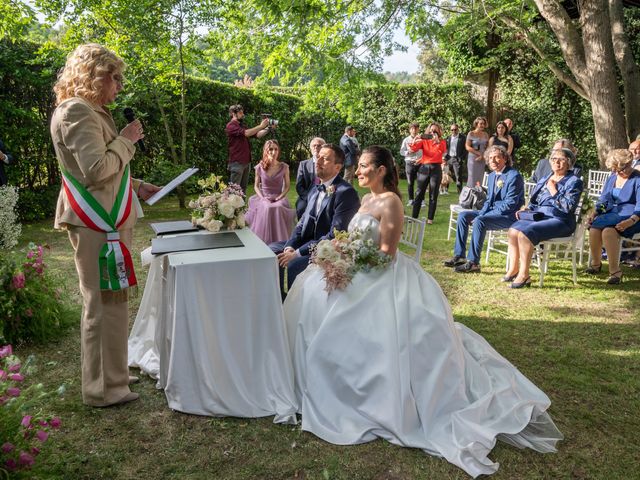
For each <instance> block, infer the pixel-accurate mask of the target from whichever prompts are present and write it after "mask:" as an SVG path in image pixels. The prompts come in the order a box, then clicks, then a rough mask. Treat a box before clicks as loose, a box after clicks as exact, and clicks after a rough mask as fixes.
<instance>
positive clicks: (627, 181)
mask: <svg viewBox="0 0 640 480" xmlns="http://www.w3.org/2000/svg"><path fill="white" fill-rule="evenodd" d="M632 164H633V155H632V154H631V152H629V151H628V150H623V149H618V150H612V151H611V152H609V155H608V156H607V168H609V169H611V171H612V172H613V174H612V175H611V176H610V177H609V178H608V179H607V181H606V183H605V184H604V189H603V190H602V194H601V195H600V198H599V199H598V203H597V204H596V209H595V212H594V213H593V214H592V215H591V216H590V218H589V221H590V223H591V226H590V228H589V247H590V249H591V265H590V266H589V268H587V269H586V270H585V273H589V274H591V275H596V274H598V273H600V271H601V270H602V246H603V245H604V249H605V251H606V252H607V258H608V259H609V279H608V280H607V283H609V284H611V285H617V284H619V283H622V271H621V270H620V237H621V236H622V237H626V238H631V237H633V236H634V235H635V234H636V233H638V232H640V223H638V220H640V172H638V171H637V170H634V169H633V168H632Z"/></svg>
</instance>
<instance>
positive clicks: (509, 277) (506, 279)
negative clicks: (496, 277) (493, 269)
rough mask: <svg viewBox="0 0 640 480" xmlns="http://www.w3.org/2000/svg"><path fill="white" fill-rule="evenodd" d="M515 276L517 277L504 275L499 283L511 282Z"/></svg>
mask: <svg viewBox="0 0 640 480" xmlns="http://www.w3.org/2000/svg"><path fill="white" fill-rule="evenodd" d="M517 276H518V274H517V273H514V274H513V275H505V276H504V277H502V278H501V279H500V281H501V282H504V283H509V282H513V281H514V280H515V279H516V277H517Z"/></svg>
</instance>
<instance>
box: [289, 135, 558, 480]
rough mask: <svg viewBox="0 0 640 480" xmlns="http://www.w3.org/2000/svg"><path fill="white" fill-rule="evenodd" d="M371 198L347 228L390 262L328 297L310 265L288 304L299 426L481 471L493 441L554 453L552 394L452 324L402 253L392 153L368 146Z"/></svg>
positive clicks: (361, 169) (362, 169)
mask: <svg viewBox="0 0 640 480" xmlns="http://www.w3.org/2000/svg"><path fill="white" fill-rule="evenodd" d="M356 174H357V176H358V183H359V184H360V186H361V187H366V188H368V189H369V190H370V191H371V193H369V194H367V195H365V197H364V198H363V199H362V206H361V207H360V210H359V211H358V213H357V214H356V215H355V217H354V218H353V220H352V221H351V223H350V225H349V229H350V230H351V229H353V228H356V227H357V228H360V229H364V230H366V231H367V232H369V235H371V238H372V239H373V240H374V241H376V242H378V243H379V245H380V250H381V251H382V252H384V253H387V254H389V255H391V256H393V257H394V260H393V262H392V263H391V265H390V266H389V267H388V268H386V269H384V270H371V271H369V272H367V273H363V272H359V273H357V274H356V275H355V277H354V278H353V280H352V283H351V284H349V285H348V286H347V287H346V288H345V289H344V290H334V291H333V292H332V293H330V294H327V292H326V291H325V289H324V287H325V283H324V279H323V271H322V270H321V269H320V268H319V267H317V266H315V265H312V266H310V267H309V268H307V269H306V270H305V272H304V273H303V274H302V275H300V276H299V277H298V278H297V279H296V281H295V283H294V284H293V286H292V288H291V290H290V291H289V295H288V296H287V299H286V301H285V303H284V309H285V319H286V322H287V329H288V333H289V341H290V344H291V345H290V346H291V350H292V355H293V361H294V368H295V376H296V379H295V380H296V395H297V397H298V401H299V405H300V409H301V410H300V411H301V414H302V429H303V430H306V431H309V432H312V433H314V434H315V435H317V436H318V437H320V438H322V439H324V440H326V441H328V442H331V443H334V444H340V445H351V444H358V443H364V442H369V441H372V440H375V439H376V438H383V439H385V440H387V441H389V442H391V443H394V444H396V445H401V446H405V447H415V448H421V449H422V450H424V451H425V452H426V453H429V454H432V455H437V456H441V457H444V458H446V459H447V460H448V461H449V462H451V463H453V464H455V465H457V466H459V467H460V468H462V469H464V470H465V471H466V472H467V473H468V474H469V475H471V476H473V477H476V476H478V475H481V474H491V473H494V472H495V471H496V470H497V469H498V464H496V463H493V462H492V461H491V460H489V458H488V457H487V455H488V454H489V452H490V451H491V449H492V448H493V447H494V445H495V443H496V439H497V438H498V437H499V438H500V439H501V440H503V441H505V442H507V443H509V444H511V445H514V446H517V447H520V448H523V447H529V448H532V449H534V450H537V451H539V452H554V451H556V450H555V445H556V442H557V441H558V440H560V439H562V434H561V433H560V432H559V431H558V429H557V428H556V427H555V425H554V424H553V421H552V420H551V417H550V416H549V415H548V414H547V413H546V410H547V409H548V408H549V405H550V403H551V402H550V400H549V398H548V397H547V396H546V395H545V394H544V392H542V391H541V390H540V389H538V388H537V387H536V386H535V385H534V384H533V383H531V382H530V381H529V380H528V379H527V378H526V377H525V376H524V375H523V374H522V373H520V372H519V371H518V370H517V369H516V367H514V366H513V365H512V364H511V363H509V361H507V360H506V359H505V358H503V357H502V356H501V355H500V354H499V353H498V352H496V351H495V350H494V349H493V348H492V347H491V345H489V344H488V343H487V341H486V340H485V339H484V338H482V337H481V336H480V335H478V334H477V333H475V332H473V331H472V330H470V329H469V328H467V327H465V326H464V325H462V324H460V323H456V322H454V321H453V318H452V315H451V308H450V306H449V303H448V302H447V300H446V298H445V296H444V294H443V293H442V291H441V290H440V287H439V285H438V284H437V283H436V281H435V280H434V279H433V278H432V277H431V276H430V275H428V274H427V273H425V272H424V271H423V270H422V268H421V267H420V265H418V264H417V263H416V262H414V261H413V260H410V259H409V258H408V257H406V256H405V255H403V254H400V253H398V252H397V250H398V243H399V241H400V237H401V235H402V224H403V206H402V201H401V198H400V193H399V192H398V176H397V171H396V168H395V162H394V159H393V156H392V155H391V152H390V151H389V150H387V149H386V148H384V147H379V146H372V147H369V148H367V149H366V150H365V151H364V152H363V153H362V156H361V157H360V160H359V163H358V169H357V172H356Z"/></svg>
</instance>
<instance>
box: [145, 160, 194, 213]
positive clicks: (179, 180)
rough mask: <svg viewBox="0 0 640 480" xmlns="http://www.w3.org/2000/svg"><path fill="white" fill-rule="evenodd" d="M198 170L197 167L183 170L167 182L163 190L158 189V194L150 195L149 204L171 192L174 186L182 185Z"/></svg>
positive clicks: (147, 201)
mask: <svg viewBox="0 0 640 480" xmlns="http://www.w3.org/2000/svg"><path fill="white" fill-rule="evenodd" d="M198 170H199V169H198V168H196V167H193V168H187V169H186V170H185V171H184V172H182V173H181V174H180V175H178V176H177V177H176V178H174V179H173V180H171V181H170V182H169V183H167V184H166V185H165V186H164V187H162V190H160V191H158V192H157V193H156V194H154V195H152V196H151V197H149V198H148V199H147V200H146V203H147V205H154V204H155V203H156V202H157V201H158V200H160V199H162V198H164V197H165V195H167V194H168V193H169V192H171V191H172V190H173V189H174V188H176V187H177V186H178V185H180V184H181V183H182V182H184V181H185V180H186V179H187V178H189V177H190V176H191V175H193V174H194V173H196V172H197V171H198Z"/></svg>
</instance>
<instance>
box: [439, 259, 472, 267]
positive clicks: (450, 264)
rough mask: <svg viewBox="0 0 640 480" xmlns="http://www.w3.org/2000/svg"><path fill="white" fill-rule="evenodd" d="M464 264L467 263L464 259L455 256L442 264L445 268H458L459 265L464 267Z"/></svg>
mask: <svg viewBox="0 0 640 480" xmlns="http://www.w3.org/2000/svg"><path fill="white" fill-rule="evenodd" d="M463 263H467V260H466V259H465V258H464V257H458V256H455V257H453V258H450V259H449V260H445V261H444V262H442V264H443V265H444V266H445V267H457V266H458V265H462V264H463Z"/></svg>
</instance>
